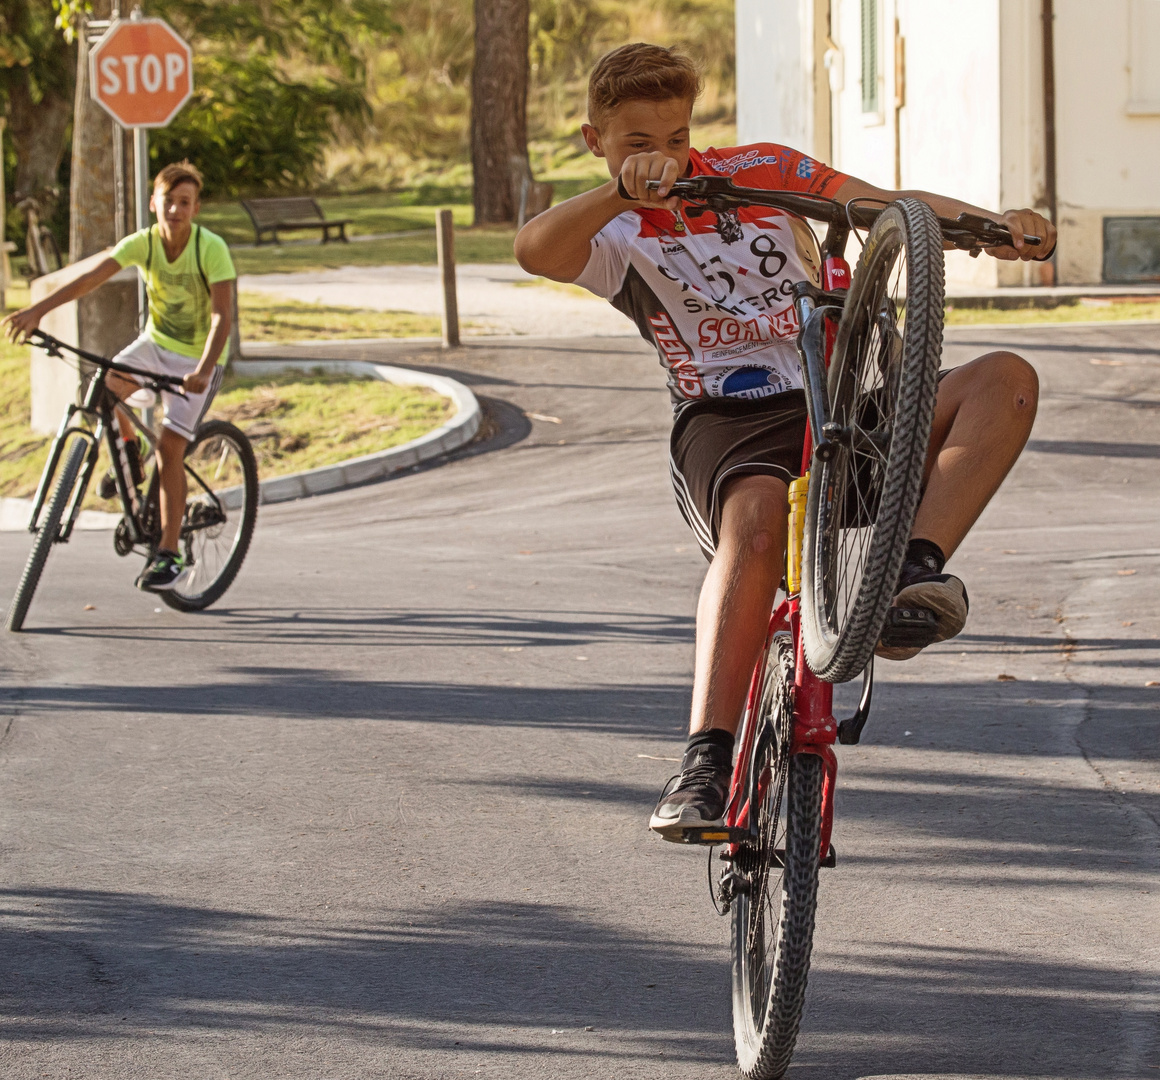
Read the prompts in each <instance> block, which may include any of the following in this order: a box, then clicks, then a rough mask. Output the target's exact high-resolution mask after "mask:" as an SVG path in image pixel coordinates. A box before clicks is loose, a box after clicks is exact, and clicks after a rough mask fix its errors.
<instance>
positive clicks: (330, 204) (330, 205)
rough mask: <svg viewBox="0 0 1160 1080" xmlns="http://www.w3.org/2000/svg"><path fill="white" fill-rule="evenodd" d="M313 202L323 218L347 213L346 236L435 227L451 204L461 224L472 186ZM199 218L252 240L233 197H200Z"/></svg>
mask: <svg viewBox="0 0 1160 1080" xmlns="http://www.w3.org/2000/svg"><path fill="white" fill-rule="evenodd" d="M318 205H319V206H320V207H321V208H322V212H323V214H324V215H325V216H326V217H328V218H350V219H352V220H351V223H350V224H349V225H347V227H346V233H347V235H348V236H368V235H370V236H373V235H376V234H378V233H391V232H404V231H406V230H409V229H434V228H435V215H436V213H438V211H439V210H440V209H442V208H444V207H446V208H449V209H450V210H451V212H452V215H453V217H454V220H455V226H456V228H466V227H467V226H469V225H470V224H471V222H472V219H473V216H474V215H473V213H472V207H471V192H470V191H469V190H468V189H466V188H457V187H448V188H427V189H422V188H421V189H419V190H418V191H414V192H371V193H370V194H366V195H322V196H319V197H318ZM198 221H200V222H201V223H202V224H203V225H204V226H205V227H206V228H207V229H210V230H211V231H213V232H215V233H217V234H218V235H219V236H221V237H224V238H225V240H226V241H227V242H228V243H230V244H252V243H253V242H254V225H253V222H251V221H250V216H249V215H248V214H247V213H246V211H245V210H243V209H242V206H241V204H240V203H238V202H237V201H233V202H204V203H202V204H201V213H200V214H199V215H198ZM283 236H284V237H285V238H287V239H290V240H295V239H311V238H315V239H317V237H318V236H319V234H318V233H317V232H311V231H308V230H303V231H302V232H290V233H284V234H283ZM263 246H265V245H263ZM271 246H274V245H271Z"/></svg>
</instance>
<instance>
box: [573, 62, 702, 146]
mask: <svg viewBox="0 0 1160 1080" xmlns="http://www.w3.org/2000/svg"><path fill="white" fill-rule="evenodd" d="M700 94H701V73H700V72H699V71H698V70H697V66H696V64H694V63H693V61H692V60H690V59H689V57H687V56H685V55H684V54H683V53H679V52H677V51H676V49H666V48H665V47H664V46H662V45H646V44H645V43H644V42H640V41H638V42H635V43H634V44H632V45H621V46H620V48H619V49H613V50H612V52H610V53H605V54H604V56H602V57H601V58H600V59H599V60H598V61H597V63H596V67H594V68H593V69H592V74H591V75H590V76H589V78H588V122H589V123H590V124H592V125H594V126H595V127H599V126H600V124H601V122H602V121H603V120H604V119H605V118H606V117H607V116H608V114H609V113H611V112H612V111H613V110H614V109H616V108H618V107H619V106H620V105H623V104H624V103H625V102H626V101H670V100H671V99H673V98H680V99H682V100H684V101H687V102H688V103H689V104H690V105H692V104H693V103H694V102H695V101H696V100H697V98H698V97H699V96H700Z"/></svg>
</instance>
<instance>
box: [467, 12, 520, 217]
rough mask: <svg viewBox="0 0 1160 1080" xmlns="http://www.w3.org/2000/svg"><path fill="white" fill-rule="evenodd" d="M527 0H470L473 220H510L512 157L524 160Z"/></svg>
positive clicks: (513, 214) (512, 213) (513, 209)
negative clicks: (472, 19)
mask: <svg viewBox="0 0 1160 1080" xmlns="http://www.w3.org/2000/svg"><path fill="white" fill-rule="evenodd" d="M528 3H529V0H475V64H474V67H473V69H472V73H471V166H472V174H473V184H474V187H473V201H474V203H475V223H476V224H477V225H485V224H493V223H497V222H506V221H515V218H516V210H517V207H516V203H515V198H514V197H513V191H512V187H513V185H512V158H513V157H514V158H518V159H519V160H521V161H523V162H526V161H527V159H528Z"/></svg>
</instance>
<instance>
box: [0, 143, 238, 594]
mask: <svg viewBox="0 0 1160 1080" xmlns="http://www.w3.org/2000/svg"><path fill="white" fill-rule="evenodd" d="M201 185H202V180H201V174H200V173H199V172H198V170H197V168H196V167H195V166H193V165H191V164H190V163H189V162H188V161H182V162H179V163H177V164H173V165H166V166H165V168H164V169H162V170H161V171H160V172H159V173H158V174H157V178H156V180H155V181H154V184H153V197H152V198H151V199H150V202H149V206H150V209H152V211H153V213H154V214H156V216H157V222H156V224H154V225H151V226H150V227H149V228H147V229H142V230H140V231H139V232H135V233H133V234H132V235H130V236H126V237H125V239H124V240H122V241H121V242H120V243H118V244H117V245H116V247H114V248H113V249H112V250H111V251H110V252H109V254H108V256H107V257H106V258H105V259H103V260H102V261H101V262H99V263H98V264H97V265H96V266H95V267H94V268H93V269H92V270H90V271H88V273H85V274H82V275H81V276H80V277H78V278H77V279H76V280H75V281H72V282H70V283H69V284H68V285H65V286H64V287H63V288H61V289H58V290H57V291H56V292H54V293H52V294H50V295H49V296H46V297H45V298H44V299H43V300H41V301H39V302H38V303H36V304H33V305H32V306H30V307H27V308H24V309H23V310H21V311H17V312H13V314H11V315H9V316H8V317H7V318H6V319H5V320H4V322H3V324H2V325H4V326H5V327H6V329H7V334H8V337H9V338H10V339H11V340H17V339H21V338H24V337H26V336H27V335H28V334H29V333H30V332H31V331H33V330H35V329H36V328H37V327H38V326H39V324H40V320H41V319H42V318H44V316H45V315H46V314H47V313H48V312H50V311H52V309H53V308H56V307H59V306H60V305H61V304H66V303H68V302H69V301H70V300H76V299H78V298H79V297H81V296H84V295H85V294H86V293H90V292H92V291H93V290H94V289H96V288H98V287H99V286H100V285H103V284H104V283H105V282H106V281H108V280H109V279H110V278H111V277H113V275H114V274H116V273H117V272H118V271H119V270H122V269H124V268H125V267H126V266H136V267H137V268H138V270H139V271H140V272H141V273H142V275H143V276H144V278H145V288H146V292H147V293H148V297H149V321H148V322H147V323H146V326H145V330H144V332H143V333H142V334H141V336H140V337H139V338H137V340H136V341H134V342H133V343H132V344H131V345H129V346H128V347H127V348H125V349H123V350H122V351H121V352H120V353H119V354H118V355H117V356H116V357H115V358H114V360H115V362H118V363H123V364H127V365H129V366H131V367H135V368H138V369H139V370H142V371H152V372H156V373H157V374H159V375H171V376H175V377H177V378H180V379H181V380H182V383H183V386H184V389H185V393H184V396H183V395H181V394H177V393H169V392H163V393H162V400H163V403H164V405H165V419H164V421H163V425H162V426H163V430H162V432H161V438H160V440H159V441H158V444H157V458H158V468H159V472H160V479H161V543H160V546H159V547H158V550H157V554H156V556H155V557H154V558H153V560H152V561H151V562H150V563H149V565H148V566H146V567H145V570H144V571H143V572H142V574H141V576H140V577H139V578H138V579H137V587H138V588H140V589H145V590H148V591H150V592H164V591H166V590H168V589H173V588H174V587H176V586H177V585H178V584H179V582H180V581H181V578H182V574H183V573H185V570H186V567H185V565H184V561H183V559H182V556H181V554H180V551H179V542H180V533H181V519H182V515H183V514H184V512H185V499H186V494H187V484H186V476H185V468H184V465H183V460H184V457H185V450H186V446H187V445H188V444H189V441H190V440H191V439H192V438H193V437H194V435H195V433H196V431H197V427H198V424H199V423H200V422H201V418H202V417H203V416H204V415H205V412H206V410H207V409H208V408H209V404H210V402H211V401H212V400H213V397H214V394H215V393H217V390H218V387H219V386H220V384H221V377H222V371H223V369H222V367H221V366H220V360H221V357H222V352H223V349H224V347H225V344H226V342H227V341H228V340H229V336H230V319H231V308H232V304H231V288H230V282H231V281H233V280H234V278H236V277H237V274H236V272H235V270H234V264H233V261H232V260H231V259H230V252H229V248H228V247H227V246H226V242H225V241H224V240H223V239H222V238H221V237H220V236H217V235H216V234H215V233H212V232H210V231H209V230H208V229H203V228H202V227H201V226H200V225H198V224H196V223H195V222H194V220H193V219H194V217H195V216H196V215H197V212H198V210H199V209H200V208H201V202H200V195H201ZM108 386H109V388H110V389H111V390H113V391H114V392H115V393H117V394H118V396H120V397H121V399H122V400H124V399H125V398H127V397H129V396H130V395H131V394H133V393H134V392H136V391H137V390H138V389H139V388H140V385H139V384H138V383H137V382H135V381H133V379H132V378H130V377H126V376H124V375H118V374H116V373H114V372H110V373H109V376H108ZM120 423H121V433H122V436H123V438H124V439H125V449H126V452H127V453H128V456H129V461H130V466H131V467H132V468H133V469H134V471H135V472H136V473H139V472H140V467H141V464H140V457H139V454H138V446H137V440H136V435H135V434H134V432H133V428H132V425H131V423H130V421H129V420H128V419H127V418H126V417H121V418H120ZM134 479H135V480H137V482H138V483H139V482H140V481H141V479H142V478H141V476H140V475H136V476H135V477H134Z"/></svg>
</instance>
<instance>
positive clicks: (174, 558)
mask: <svg viewBox="0 0 1160 1080" xmlns="http://www.w3.org/2000/svg"><path fill="white" fill-rule="evenodd" d="M185 569H186V568H185V560H184V559H183V558H182V557H181V556H180V555H174V554H173V552H172V551H159V552H158V553H157V554H156V555H155V556H154V557H153V561H152V562H151V563H149V565H148V566H146V567H145V569H144V570H143V571H142V573H141V576H140V577H139V578H138V579H137V588H138V589H142V590H144V591H145V592H166V591H168V590H169V589H175V588H177V586H178V585H180V584H181V579H182V578H183V577H184V576H185Z"/></svg>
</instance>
